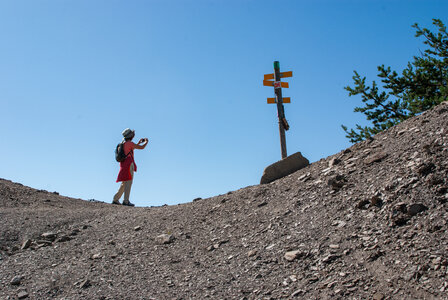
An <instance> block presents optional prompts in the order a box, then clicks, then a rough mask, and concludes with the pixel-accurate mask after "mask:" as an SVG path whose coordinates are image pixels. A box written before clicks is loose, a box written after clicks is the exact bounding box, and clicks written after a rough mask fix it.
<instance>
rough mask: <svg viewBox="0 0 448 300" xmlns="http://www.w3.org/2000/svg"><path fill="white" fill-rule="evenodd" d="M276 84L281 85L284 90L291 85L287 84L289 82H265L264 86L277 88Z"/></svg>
mask: <svg viewBox="0 0 448 300" xmlns="http://www.w3.org/2000/svg"><path fill="white" fill-rule="evenodd" d="M274 83H276V84H278V83H280V86H281V87H282V88H289V83H287V82H283V81H281V82H280V81H270V80H263V85H265V86H275V85H274Z"/></svg>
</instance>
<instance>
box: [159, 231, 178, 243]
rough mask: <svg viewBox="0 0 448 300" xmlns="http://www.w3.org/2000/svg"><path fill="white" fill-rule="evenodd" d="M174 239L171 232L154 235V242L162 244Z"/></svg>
mask: <svg viewBox="0 0 448 300" xmlns="http://www.w3.org/2000/svg"><path fill="white" fill-rule="evenodd" d="M173 241H174V236H173V235H171V234H166V233H164V234H161V235H159V236H157V237H156V242H157V243H158V244H161V245H164V244H170V243H172V242H173Z"/></svg>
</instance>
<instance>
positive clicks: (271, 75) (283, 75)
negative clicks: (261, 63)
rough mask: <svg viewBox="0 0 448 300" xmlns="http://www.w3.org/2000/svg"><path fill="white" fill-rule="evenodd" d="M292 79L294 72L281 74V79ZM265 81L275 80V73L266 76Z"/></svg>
mask: <svg viewBox="0 0 448 300" xmlns="http://www.w3.org/2000/svg"><path fill="white" fill-rule="evenodd" d="M286 77H292V71H288V72H281V73H280V78H286ZM264 80H274V73H271V74H264Z"/></svg>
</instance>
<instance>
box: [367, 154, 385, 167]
mask: <svg viewBox="0 0 448 300" xmlns="http://www.w3.org/2000/svg"><path fill="white" fill-rule="evenodd" d="M386 157H387V153H385V152H379V153H375V154H373V155H371V156H369V157H368V158H366V159H365V160H364V163H366V164H367V165H370V164H372V163H375V162H379V161H381V160H383V159H384V158H386Z"/></svg>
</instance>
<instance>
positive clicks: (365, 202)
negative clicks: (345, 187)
mask: <svg viewBox="0 0 448 300" xmlns="http://www.w3.org/2000/svg"><path fill="white" fill-rule="evenodd" d="M369 204H370V201H369V200H366V199H363V200H360V201H359V202H358V204H356V208H358V209H366V208H367V205H369Z"/></svg>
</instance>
